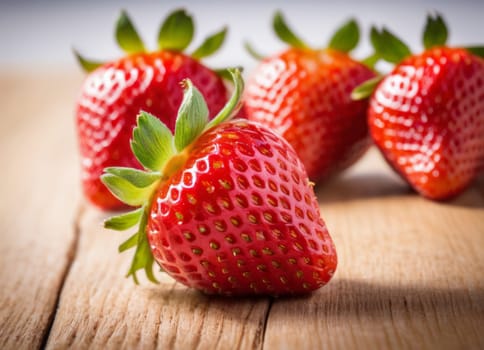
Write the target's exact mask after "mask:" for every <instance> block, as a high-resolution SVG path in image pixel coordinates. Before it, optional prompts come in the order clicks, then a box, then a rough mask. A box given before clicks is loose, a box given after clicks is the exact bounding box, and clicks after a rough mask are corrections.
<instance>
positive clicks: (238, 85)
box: [205, 68, 244, 130]
mask: <svg viewBox="0 0 484 350" xmlns="http://www.w3.org/2000/svg"><path fill="white" fill-rule="evenodd" d="M227 70H228V72H229V73H230V75H231V76H232V81H233V84H234V90H233V92H232V96H231V97H230V99H229V100H228V102H227V104H226V105H225V106H224V107H223V108H222V109H221V110H220V112H218V114H217V115H216V116H215V117H214V118H213V119H212V120H211V121H210V122H209V123H208V124H207V126H206V128H205V130H207V129H210V128H212V127H214V126H216V125H219V124H220V123H223V122H224V121H226V120H229V119H230V118H231V117H233V116H234V115H235V113H237V111H238V110H239V109H240V106H241V104H240V98H241V96H242V92H243V91H244V80H243V79H242V73H241V72H240V70H239V69H237V68H228V69H227Z"/></svg>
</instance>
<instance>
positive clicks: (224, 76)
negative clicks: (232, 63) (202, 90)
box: [212, 66, 244, 82]
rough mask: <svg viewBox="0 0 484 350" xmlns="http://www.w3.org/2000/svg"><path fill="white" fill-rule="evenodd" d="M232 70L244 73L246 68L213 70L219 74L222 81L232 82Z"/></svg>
mask: <svg viewBox="0 0 484 350" xmlns="http://www.w3.org/2000/svg"><path fill="white" fill-rule="evenodd" d="M231 69H238V70H239V71H240V72H243V71H244V68H243V67H241V66H237V67H230V68H215V69H212V70H213V71H214V72H215V74H217V75H218V76H219V77H221V78H222V79H225V80H228V81H230V82H232V74H231V73H230V70H231Z"/></svg>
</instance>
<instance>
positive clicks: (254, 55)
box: [244, 41, 265, 61]
mask: <svg viewBox="0 0 484 350" xmlns="http://www.w3.org/2000/svg"><path fill="white" fill-rule="evenodd" d="M244 48H245V51H247V53H248V54H249V55H250V56H251V57H252V58H253V59H255V60H257V61H262V60H263V59H264V58H265V56H264V55H262V54H261V53H259V52H258V51H257V50H256V49H254V47H253V46H252V44H251V43H249V42H248V41H245V42H244Z"/></svg>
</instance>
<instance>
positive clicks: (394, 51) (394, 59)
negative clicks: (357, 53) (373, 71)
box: [370, 27, 412, 63]
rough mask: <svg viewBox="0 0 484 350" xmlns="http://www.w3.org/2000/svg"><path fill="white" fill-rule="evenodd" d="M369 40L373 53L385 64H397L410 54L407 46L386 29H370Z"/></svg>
mask: <svg viewBox="0 0 484 350" xmlns="http://www.w3.org/2000/svg"><path fill="white" fill-rule="evenodd" d="M370 40H371V44H372V45H373V48H374V49H375V53H376V54H378V55H379V56H380V58H382V59H383V60H385V61H387V62H390V63H399V62H401V61H402V60H403V59H404V58H405V57H407V56H410V55H411V54H412V52H411V51H410V49H409V48H408V46H407V45H406V44H405V43H404V42H403V41H401V40H400V39H399V38H397V37H396V36H395V35H394V34H392V33H391V32H390V31H388V30H387V29H386V28H383V29H382V30H381V31H378V30H377V29H376V28H375V27H372V28H371V33H370Z"/></svg>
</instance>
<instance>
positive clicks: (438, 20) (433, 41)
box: [423, 14, 449, 49]
mask: <svg viewBox="0 0 484 350" xmlns="http://www.w3.org/2000/svg"><path fill="white" fill-rule="evenodd" d="M448 34H449V33H448V31H447V26H446V25H445V22H444V19H443V18H442V16H440V14H437V16H436V17H435V18H434V17H432V16H431V15H428V16H427V23H426V24H425V30H424V33H423V44H424V47H425V49H430V48H431V47H434V46H442V45H445V43H446V42H447V36H448Z"/></svg>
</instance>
